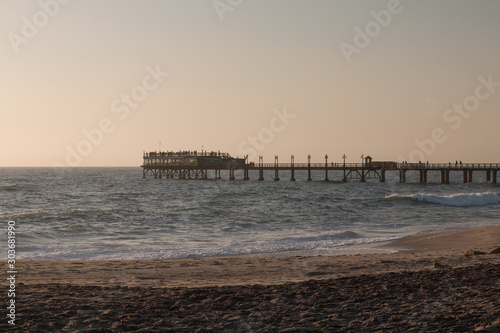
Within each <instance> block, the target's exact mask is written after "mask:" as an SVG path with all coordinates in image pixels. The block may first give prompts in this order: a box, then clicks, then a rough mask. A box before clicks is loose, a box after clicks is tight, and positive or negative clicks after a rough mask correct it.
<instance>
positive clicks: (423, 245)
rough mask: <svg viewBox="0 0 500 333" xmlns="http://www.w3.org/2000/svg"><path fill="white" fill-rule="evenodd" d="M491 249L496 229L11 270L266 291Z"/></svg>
mask: <svg viewBox="0 0 500 333" xmlns="http://www.w3.org/2000/svg"><path fill="white" fill-rule="evenodd" d="M496 247H500V226H490V227H479V228H473V229H462V230H455V231H447V232H438V233H430V234H420V235H415V236H407V237H404V238H402V239H398V240H395V241H390V242H382V243H373V244H371V245H370V248H371V249H376V250H379V251H381V252H382V253H369V254H354V255H353V254H349V255H331V251H329V250H324V251H323V250H315V251H307V252H289V253H286V254H285V253H279V254H276V255H269V254H265V255H247V256H234V257H210V258H189V259H154V260H19V262H18V263H17V267H18V270H19V280H20V281H21V282H23V283H24V284H46V283H57V284H72V285H93V286H109V285H121V286H124V285H126V286H130V287H132V286H149V287H166V288H174V287H188V288H189V287H208V286H224V285H233V286H234V285H247V284H263V285H270V284H281V283H286V282H301V281H306V280H308V279H331V278H342V277H350V276H355V275H361V274H378V273H388V272H400V271H415V270H422V269H427V268H433V267H434V265H435V264H436V262H438V264H442V265H447V266H449V267H463V266H464V265H475V264H480V263H484V262H489V261H493V262H499V260H498V259H500V256H498V257H497V256H495V255H489V254H487V255H483V256H471V257H466V256H465V253H466V252H467V251H468V250H478V251H483V252H487V253H489V252H491V251H492V250H493V249H495V248H496ZM383 252H386V253H383ZM27 272H29V273H27Z"/></svg>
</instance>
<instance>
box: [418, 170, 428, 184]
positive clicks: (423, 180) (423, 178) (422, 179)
mask: <svg viewBox="0 0 500 333" xmlns="http://www.w3.org/2000/svg"><path fill="white" fill-rule="evenodd" d="M419 171H420V182H421V183H422V184H427V170H426V169H424V170H419Z"/></svg>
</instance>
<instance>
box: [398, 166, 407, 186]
mask: <svg viewBox="0 0 500 333" xmlns="http://www.w3.org/2000/svg"><path fill="white" fill-rule="evenodd" d="M399 182H400V183H406V170H405V169H400V170H399Z"/></svg>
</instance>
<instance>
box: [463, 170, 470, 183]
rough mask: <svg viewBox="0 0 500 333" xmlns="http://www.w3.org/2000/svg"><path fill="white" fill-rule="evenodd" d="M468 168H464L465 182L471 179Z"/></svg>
mask: <svg viewBox="0 0 500 333" xmlns="http://www.w3.org/2000/svg"><path fill="white" fill-rule="evenodd" d="M467 171H468V170H464V184H465V183H467V182H468V181H469V178H468V172H467Z"/></svg>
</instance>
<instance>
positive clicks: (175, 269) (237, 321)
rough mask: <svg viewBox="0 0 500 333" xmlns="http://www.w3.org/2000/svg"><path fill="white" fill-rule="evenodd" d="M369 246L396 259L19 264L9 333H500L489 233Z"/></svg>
mask: <svg viewBox="0 0 500 333" xmlns="http://www.w3.org/2000/svg"><path fill="white" fill-rule="evenodd" d="M379 246H380V247H381V248H385V249H388V248H390V249H396V250H399V252H395V253H385V254H371V255H346V256H319V255H314V254H315V253H314V252H313V253H308V254H307V255H299V256H297V255H294V256H282V255H280V256H279V257H230V258H207V259H182V260H137V261H20V262H19V263H18V265H17V270H18V274H17V277H16V278H17V281H16V282H17V293H16V294H17V299H16V305H17V317H16V323H17V325H16V329H18V330H19V331H23V332H34V331H63V332H76V331H77V332H123V331H138V332H140V331H142V332H169V331H171V332H197V331H199V332H210V331H233V332H250V331H262V332H276V331H283V332H332V331H340V332H342V331H353V332H360V331H367V332H370V331H384V332H386V331H387V332H391V331H394V332H399V331H402V330H403V331H415V332H419V331H421V332H432V331H435V332H438V331H475V330H477V331H484V332H487V331H488V332H500V297H499V296H498V295H499V294H500V293H499V292H500V254H490V252H492V251H493V250H494V249H496V248H498V247H500V227H485V228H476V229H467V230H460V231H452V232H446V233H435V234H425V235H418V236H412V237H407V238H404V239H401V240H398V241H395V242H391V243H388V244H380V245H379ZM468 250H473V251H469V253H470V254H471V255H465V254H466V252H467V251H468ZM474 251H476V252H474ZM318 253H320V252H318ZM474 253H475V254H474ZM480 253H485V254H480ZM4 318H6V317H4ZM7 329H10V327H9V326H8V325H7V320H6V319H4V321H3V322H2V323H0V330H2V331H3V330H7Z"/></svg>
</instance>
